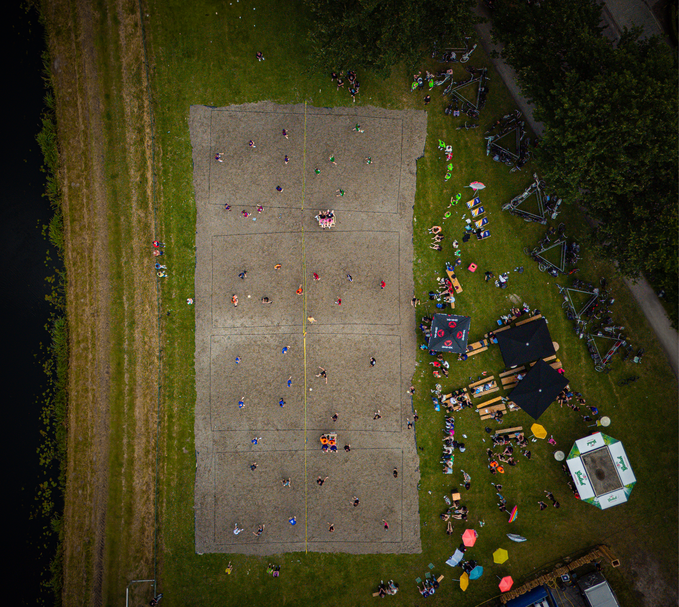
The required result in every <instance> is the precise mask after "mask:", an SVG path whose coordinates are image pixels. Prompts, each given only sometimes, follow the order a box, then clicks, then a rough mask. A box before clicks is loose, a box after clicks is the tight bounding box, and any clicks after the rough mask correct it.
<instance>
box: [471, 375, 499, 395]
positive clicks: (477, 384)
mask: <svg viewBox="0 0 679 607" xmlns="http://www.w3.org/2000/svg"><path fill="white" fill-rule="evenodd" d="M485 384H490V388H488V389H487V390H483V391H482V392H478V393H474V389H475V388H478V387H480V386H483V385H485ZM499 390H500V388H498V386H497V382H496V381H495V378H494V377H493V376H492V375H491V376H490V377H487V378H485V379H483V380H481V381H477V382H474V383H473V384H469V392H470V394H471V395H472V396H473V397H474V398H480V397H482V396H485V395H486V394H492V393H493V392H497V391H499Z"/></svg>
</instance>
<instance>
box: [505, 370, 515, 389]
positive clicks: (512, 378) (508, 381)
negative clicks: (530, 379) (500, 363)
mask: <svg viewBox="0 0 679 607" xmlns="http://www.w3.org/2000/svg"><path fill="white" fill-rule="evenodd" d="M518 383H519V374H518V373H517V374H516V375H510V376H509V377H503V378H502V387H503V388H508V387H510V386H515V385H516V384H518Z"/></svg>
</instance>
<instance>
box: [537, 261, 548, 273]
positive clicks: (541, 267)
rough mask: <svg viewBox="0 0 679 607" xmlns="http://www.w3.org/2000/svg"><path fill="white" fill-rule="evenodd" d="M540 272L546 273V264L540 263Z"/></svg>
mask: <svg viewBox="0 0 679 607" xmlns="http://www.w3.org/2000/svg"><path fill="white" fill-rule="evenodd" d="M538 270H540V272H546V271H547V266H546V265H545V264H544V263H538Z"/></svg>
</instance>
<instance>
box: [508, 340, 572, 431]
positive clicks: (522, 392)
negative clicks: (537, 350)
mask: <svg viewBox="0 0 679 607" xmlns="http://www.w3.org/2000/svg"><path fill="white" fill-rule="evenodd" d="M498 337H499V335H498ZM567 385H568V380H567V379H566V378H565V377H564V376H563V375H561V373H559V372H558V371H555V370H554V369H552V367H550V366H549V365H548V364H547V363H546V362H545V361H544V360H539V361H538V362H537V363H535V365H534V366H533V367H532V369H531V370H530V371H528V373H527V374H526V377H524V378H523V379H522V380H521V381H520V382H519V383H518V384H517V386H516V388H514V389H513V390H512V392H511V394H510V395H509V400H511V401H512V402H513V403H515V404H516V405H518V406H519V407H521V408H522V409H523V410H524V411H525V412H526V413H528V415H530V416H531V417H532V418H533V419H539V417H540V416H541V415H542V414H543V413H544V412H545V411H546V410H547V407H549V405H551V404H552V403H553V402H554V401H555V400H556V397H557V396H558V394H559V392H561V390H563V389H564V388H565V387H566V386H567Z"/></svg>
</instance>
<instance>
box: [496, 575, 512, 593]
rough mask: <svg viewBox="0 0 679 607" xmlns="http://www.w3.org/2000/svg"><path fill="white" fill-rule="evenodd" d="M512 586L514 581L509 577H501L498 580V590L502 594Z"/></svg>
mask: <svg viewBox="0 0 679 607" xmlns="http://www.w3.org/2000/svg"><path fill="white" fill-rule="evenodd" d="M513 585H514V580H513V579H512V578H511V576H509V575H508V576H506V577H503V578H502V579H501V580H500V583H499V586H500V590H501V591H502V592H507V591H508V590H509V589H510V588H511V587H512V586H513Z"/></svg>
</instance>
